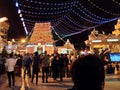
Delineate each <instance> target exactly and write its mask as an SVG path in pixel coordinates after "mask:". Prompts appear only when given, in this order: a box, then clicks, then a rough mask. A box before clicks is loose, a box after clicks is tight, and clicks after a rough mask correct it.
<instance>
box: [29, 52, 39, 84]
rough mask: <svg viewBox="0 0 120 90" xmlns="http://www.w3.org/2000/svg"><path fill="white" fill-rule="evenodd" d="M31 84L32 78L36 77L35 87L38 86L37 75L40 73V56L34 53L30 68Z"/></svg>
mask: <svg viewBox="0 0 120 90" xmlns="http://www.w3.org/2000/svg"><path fill="white" fill-rule="evenodd" d="M32 70H33V71H32V81H31V82H32V83H33V81H34V76H35V75H36V85H38V73H39V71H40V56H39V55H38V52H35V56H34V57H33V66H32Z"/></svg>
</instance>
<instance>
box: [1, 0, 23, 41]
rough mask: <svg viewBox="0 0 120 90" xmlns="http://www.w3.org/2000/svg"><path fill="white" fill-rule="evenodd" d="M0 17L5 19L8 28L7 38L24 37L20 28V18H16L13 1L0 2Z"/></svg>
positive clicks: (3, 0) (2, 0)
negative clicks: (6, 19) (8, 25)
mask: <svg viewBox="0 0 120 90" xmlns="http://www.w3.org/2000/svg"><path fill="white" fill-rule="evenodd" d="M0 17H7V18H8V21H7V22H8V23H9V24H10V28H9V31H8V38H9V39H11V38H22V37H25V31H24V29H23V27H22V24H21V21H20V18H19V17H18V14H17V10H16V8H15V5H14V2H13V0H0Z"/></svg>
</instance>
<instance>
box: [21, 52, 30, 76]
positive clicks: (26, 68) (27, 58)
mask: <svg viewBox="0 0 120 90" xmlns="http://www.w3.org/2000/svg"><path fill="white" fill-rule="evenodd" d="M23 60H24V74H25V75H26V74H27V75H29V76H30V77H31V69H30V66H31V63H32V59H31V57H30V55H29V53H26V54H25V56H24V57H23Z"/></svg>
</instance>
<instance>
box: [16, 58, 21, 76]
mask: <svg viewBox="0 0 120 90" xmlns="http://www.w3.org/2000/svg"><path fill="white" fill-rule="evenodd" d="M22 63H23V57H22V56H19V57H18V60H17V62H16V66H17V67H18V71H17V75H18V76H20V75H21V68H22Z"/></svg>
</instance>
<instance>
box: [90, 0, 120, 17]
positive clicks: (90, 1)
mask: <svg viewBox="0 0 120 90" xmlns="http://www.w3.org/2000/svg"><path fill="white" fill-rule="evenodd" d="M88 2H89V3H90V4H92V5H93V6H94V7H96V8H98V9H99V10H101V11H103V12H105V13H108V14H111V15H120V14H117V13H112V12H109V11H107V10H105V9H103V8H101V7H99V6H98V5H96V4H94V3H93V2H92V1H91V0H88Z"/></svg>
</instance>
